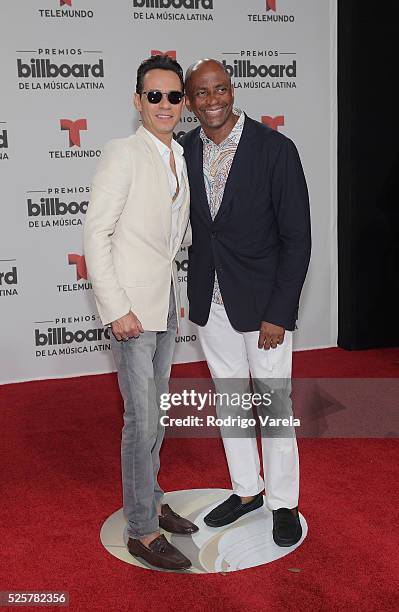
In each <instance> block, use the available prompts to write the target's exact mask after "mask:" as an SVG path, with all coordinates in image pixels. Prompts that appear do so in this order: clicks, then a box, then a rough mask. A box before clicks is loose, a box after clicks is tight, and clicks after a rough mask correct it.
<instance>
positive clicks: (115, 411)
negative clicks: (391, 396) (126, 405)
mask: <svg viewBox="0 0 399 612" xmlns="http://www.w3.org/2000/svg"><path fill="white" fill-rule="evenodd" d="M398 362H399V351H398V350H397V349H388V350H384V351H364V352H356V353H355V352H354V353H347V352H345V351H340V350H339V349H329V350H325V351H309V352H307V353H303V352H302V353H297V354H296V355H295V365H294V371H295V375H296V376H306V377H309V376H324V377H326V376H337V377H338V376H345V375H348V376H356V377H360V376H362V377H371V376H380V377H397V376H398V369H399V368H398ZM201 374H202V375H203V376H206V375H207V371H206V366H204V365H200V366H197V367H196V368H195V366H192V365H190V366H176V367H175V368H174V375H175V376H183V375H188V376H194V375H195V376H197V377H198V376H199V375H201ZM0 410H1V414H2V423H3V428H2V444H1V446H2V458H1V459H2V461H1V463H2V467H3V470H2V478H1V480H2V513H1V516H2V519H1V549H2V553H1V558H2V561H1V564H2V572H1V584H0V590H1V591H10V590H19V591H21V590H27V591H28V590H46V589H47V590H51V591H54V590H67V591H69V592H70V609H72V610H104V611H107V612H108V611H112V612H113V611H125V610H126V611H127V610H137V611H139V612H142V611H143V612H144V611H145V610H151V611H152V610H154V611H155V610H158V611H163V610H193V611H196V610H198V611H199V610H201V611H202V610H204V611H205V610H208V609H211V610H212V609H213V610H217V611H219V610H228V611H233V612H236V611H237V612H238V611H240V612H241V611H243V610H249V611H257V610H272V611H280V610H281V611H287V610H296V611H298V610H299V611H302V610H303V611H305V610H311V611H313V610H320V611H330V610H349V609H354V608H355V609H357V610H361V611H363V610H364V611H374V610H375V611H377V610H378V611H379V610H389V611H391V610H392V611H393V610H397V609H398V561H399V555H398V536H397V534H398V510H397V508H398V501H399V500H398V494H397V490H398V486H397V483H398V463H399V462H398V459H399V452H398V443H397V440H394V439H379V440H377V439H358V440H353V439H351V440H343V439H341V440H333V439H329V440H328V439H322V440H311V439H301V440H299V446H300V457H301V505H300V507H301V511H302V513H303V514H304V516H305V517H306V519H307V521H308V525H309V535H308V537H307V539H306V540H305V542H304V544H303V545H302V546H301V547H300V548H299V549H297V550H296V551H295V552H294V553H292V554H290V555H288V556H287V557H284V558H282V559H280V560H278V561H276V562H274V563H272V564H269V565H266V566H263V567H259V568H254V569H250V570H246V571H243V572H235V573H233V574H229V575H226V576H222V575H205V576H204V575H202V576H184V575H176V574H166V573H159V572H150V571H147V570H141V569H139V568H135V567H133V566H130V565H128V564H125V563H123V562H121V561H118V560H117V559H115V558H114V557H112V556H110V555H109V554H108V553H107V552H106V551H105V549H104V548H103V547H102V545H101V543H100V540H99V531H100V528H101V525H102V523H103V522H104V520H105V519H106V518H107V517H108V516H109V515H110V514H112V513H113V512H114V511H115V510H116V509H118V508H119V507H120V504H121V490H120V474H119V440H120V427H121V422H122V411H121V402H120V398H119V394H118V390H117V386H116V381H115V376H114V375H102V376H90V377H82V378H78V379H76V378H75V379H64V380H53V381H40V382H31V383H22V384H19V385H7V386H3V387H2V388H1V402H0ZM162 464H163V471H162V473H161V479H160V480H161V484H162V486H163V487H164V488H165V490H175V489H186V488H189V489H191V488H201V487H209V486H214V487H226V488H228V487H229V479H228V474H227V470H226V464H225V460H224V455H223V451H222V448H221V443H220V441H219V440H198V439H185V440H184V439H179V440H172V439H168V440H166V442H165V444H164V447H163V450H162ZM292 568H296V569H298V570H300V571H299V572H292V571H290V569H292ZM25 609H32V610H33V609H34V608H25ZM51 609H54V610H55V609H56V608H51Z"/></svg>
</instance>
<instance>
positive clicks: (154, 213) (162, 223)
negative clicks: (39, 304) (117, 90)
mask: <svg viewBox="0 0 399 612" xmlns="http://www.w3.org/2000/svg"><path fill="white" fill-rule="evenodd" d="M134 102H135V106H136V108H137V110H138V111H139V112H140V114H141V119H142V126H141V127H139V129H138V130H137V132H136V133H135V134H133V135H132V136H129V137H128V138H121V139H115V140H112V141H110V142H109V143H108V144H107V145H106V146H105V147H104V151H103V155H102V158H101V160H100V163H99V165H98V168H97V171H96V173H95V176H94V178H93V181H92V189H91V199H90V205H89V207H88V211H87V217H86V223H85V229H84V251H85V257H86V263H87V268H88V272H89V277H90V280H91V282H92V285H93V290H94V295H95V299H96V303H97V307H98V312H99V314H100V317H101V320H102V322H103V324H104V325H109V326H110V327H111V328H112V332H113V337H112V350H113V354H114V358H115V363H116V366H117V370H118V381H119V387H120V391H121V394H122V396H123V399H124V427H123V430H122V448H121V451H122V452H121V454H122V485H123V510H124V515H125V517H126V520H127V548H128V550H129V552H130V553H131V554H132V555H134V556H137V557H141V558H143V559H144V560H145V561H146V562H147V563H150V564H151V565H153V566H155V567H161V568H164V569H186V568H188V567H190V565H191V563H190V561H189V559H187V557H185V556H184V555H183V554H182V553H181V552H180V551H179V550H178V549H177V548H175V547H174V546H172V545H171V544H169V542H168V541H167V540H166V538H165V537H164V536H163V535H160V532H159V528H160V527H161V528H163V529H165V530H167V531H170V532H172V533H178V534H192V533H194V532H195V531H197V530H198V528H197V527H196V525H194V524H193V523H191V522H190V521H188V520H186V519H184V518H182V517H180V516H179V515H177V514H176V513H175V512H173V510H172V509H171V508H170V507H169V506H168V505H167V504H162V497H163V491H162V489H161V488H160V486H159V484H158V480H157V475H158V470H159V450H160V447H161V444H162V440H163V433H164V431H163V427H162V426H161V425H160V423H159V402H158V398H159V395H160V394H161V393H164V392H167V391H168V387H167V384H168V379H169V376H170V368H171V363H172V356H173V350H174V346H175V336H176V329H177V316H178V313H179V312H180V306H179V295H178V293H179V292H178V281H177V267H176V264H175V262H174V258H175V256H176V253H177V252H178V250H179V249H180V247H181V245H182V243H183V238H184V237H185V244H189V243H190V236H189V234H190V228H189V185H188V180H187V170H186V165H185V161H184V158H183V150H182V147H181V146H180V145H179V144H178V143H176V142H175V141H174V140H173V130H174V128H175V126H176V125H177V123H178V121H179V120H180V115H181V112H182V109H183V105H184V96H183V72H182V69H181V67H180V65H179V64H178V63H177V62H176V61H174V60H172V59H170V58H169V57H165V56H160V55H158V56H154V57H151V58H149V59H148V60H145V61H144V62H142V64H141V65H140V66H139V69H138V71H137V85H136V94H135V97H134Z"/></svg>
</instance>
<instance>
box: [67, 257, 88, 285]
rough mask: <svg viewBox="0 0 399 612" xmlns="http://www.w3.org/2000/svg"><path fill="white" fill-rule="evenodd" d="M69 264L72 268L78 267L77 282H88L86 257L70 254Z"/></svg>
mask: <svg viewBox="0 0 399 612" xmlns="http://www.w3.org/2000/svg"><path fill="white" fill-rule="evenodd" d="M68 263H69V265H70V266H76V280H80V279H81V278H83V279H85V280H87V268H86V260H85V258H84V255H77V254H76V253H70V254H69V255H68Z"/></svg>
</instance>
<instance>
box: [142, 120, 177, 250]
mask: <svg viewBox="0 0 399 612" xmlns="http://www.w3.org/2000/svg"><path fill="white" fill-rule="evenodd" d="M136 134H137V136H140V138H142V139H143V140H144V141H145V143H146V145H147V146H148V147H149V151H150V153H151V158H152V161H153V164H154V170H155V175H156V180H157V183H158V185H159V199H158V204H159V208H160V213H161V215H160V216H161V219H162V225H163V228H164V230H165V238H166V241H167V244H169V240H170V224H171V217H172V198H171V196H170V191H169V182H168V175H167V172H166V168H165V166H164V164H163V161H162V159H161V156H160V155H159V152H158V149H157V147H156V145H155V143H154V142H153V140H152V138H151V137H150V136H149V135H148V134H147V132H146V130H145V129H144V128H143V126H140V127H139V128H138V130H137V132H136Z"/></svg>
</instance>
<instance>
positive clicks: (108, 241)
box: [84, 127, 191, 331]
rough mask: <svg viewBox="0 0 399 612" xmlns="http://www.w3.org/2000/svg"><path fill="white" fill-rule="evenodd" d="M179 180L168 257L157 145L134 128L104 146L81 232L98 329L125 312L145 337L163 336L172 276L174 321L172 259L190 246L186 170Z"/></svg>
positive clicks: (168, 217) (163, 176)
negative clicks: (181, 187) (181, 186)
mask: <svg viewBox="0 0 399 612" xmlns="http://www.w3.org/2000/svg"><path fill="white" fill-rule="evenodd" d="M183 180H184V181H185V185H186V190H185V194H186V195H185V198H184V202H183V203H182V206H181V208H180V213H179V224H178V240H177V241H176V247H175V251H174V252H173V253H171V252H170V233H171V223H172V198H171V196H170V191H169V184H168V177H167V173H166V168H165V166H164V165H163V162H162V159H161V156H160V155H159V153H158V150H157V148H156V145H155V143H154V142H153V141H152V139H151V137H150V136H149V135H148V134H147V133H146V131H145V130H144V129H143V128H142V127H139V129H138V130H137V132H136V133H135V134H133V135H132V136H129V137H128V138H118V139H114V140H111V141H110V142H108V143H107V144H106V145H105V147H104V150H103V154H102V156H101V159H100V162H99V164H98V167H97V170H96V172H95V175H94V177H93V180H92V185H91V196H90V203H89V206H88V209H87V214H86V221H85V226H84V253H85V258H86V265H87V270H88V275H89V280H90V281H91V283H92V285H93V290H94V296H95V300H96V304H97V308H98V312H99V315H100V318H101V321H102V322H103V324H104V325H107V324H109V323H111V322H112V321H115V320H116V319H119V318H120V317H122V316H123V315H126V314H127V313H128V312H129V311H130V310H131V311H133V312H134V313H135V314H136V315H137V317H138V318H139V320H140V321H141V323H142V325H143V327H144V330H146V331H164V330H166V327H167V315H168V309H169V296H170V283H171V279H172V277H173V288H174V292H175V299H176V310H177V314H178V321H179V314H180V299H179V283H178V279H177V267H176V263H175V262H174V258H175V256H176V253H177V251H178V250H179V248H180V246H181V245H183V246H188V245H189V244H190V243H191V230H190V226H189V197H190V196H189V193H190V192H189V184H188V178H187V169H186V164H185V163H184V168H183ZM183 237H184V238H185V239H184V242H183Z"/></svg>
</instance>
